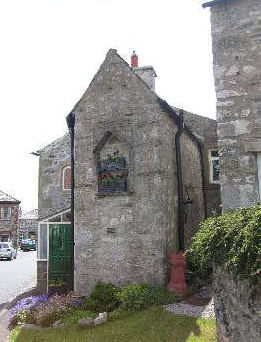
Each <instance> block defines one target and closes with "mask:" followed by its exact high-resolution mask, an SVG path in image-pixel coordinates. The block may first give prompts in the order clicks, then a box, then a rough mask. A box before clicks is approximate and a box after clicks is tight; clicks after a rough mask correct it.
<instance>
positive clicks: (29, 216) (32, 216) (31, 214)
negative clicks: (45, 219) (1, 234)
mask: <svg viewBox="0 0 261 342" xmlns="http://www.w3.org/2000/svg"><path fill="white" fill-rule="evenodd" d="M20 219H21V220H37V219H38V209H33V210H31V211H27V212H26V213H23V214H22V215H21V216H20Z"/></svg>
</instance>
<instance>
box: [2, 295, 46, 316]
mask: <svg viewBox="0 0 261 342" xmlns="http://www.w3.org/2000/svg"><path fill="white" fill-rule="evenodd" d="M47 299H48V296H46V295H42V296H30V297H25V298H22V299H20V300H19V301H18V302H17V303H16V305H15V306H14V307H12V308H11V310H10V311H9V319H11V318H12V317H13V316H14V315H15V313H16V312H17V311H19V310H31V309H34V308H36V307H38V306H39V305H40V304H43V303H45V302H46V301H47Z"/></svg>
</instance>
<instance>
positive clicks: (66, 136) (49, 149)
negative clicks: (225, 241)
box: [32, 133, 70, 156]
mask: <svg viewBox="0 0 261 342" xmlns="http://www.w3.org/2000/svg"><path fill="white" fill-rule="evenodd" d="M65 141H66V142H68V143H70V134H69V133H66V134H64V135H63V136H62V137H60V138H58V139H56V140H54V141H52V142H51V143H50V144H48V145H46V146H44V147H43V148H41V149H40V150H38V151H36V152H32V154H34V155H37V156H39V155H40V153H42V152H44V153H49V152H53V150H54V149H55V147H57V146H59V145H60V143H61V142H65Z"/></svg>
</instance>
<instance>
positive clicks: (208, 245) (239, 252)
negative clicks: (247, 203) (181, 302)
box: [186, 205, 261, 278]
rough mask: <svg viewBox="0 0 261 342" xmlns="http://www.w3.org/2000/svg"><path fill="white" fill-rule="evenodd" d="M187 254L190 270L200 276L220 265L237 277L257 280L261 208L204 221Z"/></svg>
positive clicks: (241, 210) (260, 250)
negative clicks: (255, 278)
mask: <svg viewBox="0 0 261 342" xmlns="http://www.w3.org/2000/svg"><path fill="white" fill-rule="evenodd" d="M186 255H187V260H188V264H189V267H190V268H191V269H192V270H194V271H195V270H198V273H200V274H201V275H207V274H208V273H209V270H210V269H211V268H212V267H213V266H214V265H219V266H222V267H224V268H225V269H226V270H227V271H229V272H230V273H232V274H234V275H235V276H239V277H243V278H254V277H256V276H257V275H258V273H260V268H261V265H260V261H261V206H260V205H257V206H255V207H252V208H248V209H237V210H234V211H232V212H230V213H227V214H224V215H221V216H217V217H213V218H209V219H207V220H205V221H204V222H202V224H201V229H200V230H199V231H198V232H197V233H196V235H195V236H194V238H193V239H192V244H191V246H190V248H189V249H188V250H187V251H186Z"/></svg>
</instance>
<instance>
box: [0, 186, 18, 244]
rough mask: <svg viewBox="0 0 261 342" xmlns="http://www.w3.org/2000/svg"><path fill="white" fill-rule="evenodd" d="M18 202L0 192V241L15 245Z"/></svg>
mask: <svg viewBox="0 0 261 342" xmlns="http://www.w3.org/2000/svg"><path fill="white" fill-rule="evenodd" d="M20 203H21V202H20V201H19V200H17V199H16V198H14V197H12V196H10V195H8V194H6V193H5V192H3V191H1V190H0V241H1V242H6V241H11V242H12V243H13V244H17V239H18V227H19V220H18V217H19V213H20V207H19V205H20Z"/></svg>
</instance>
